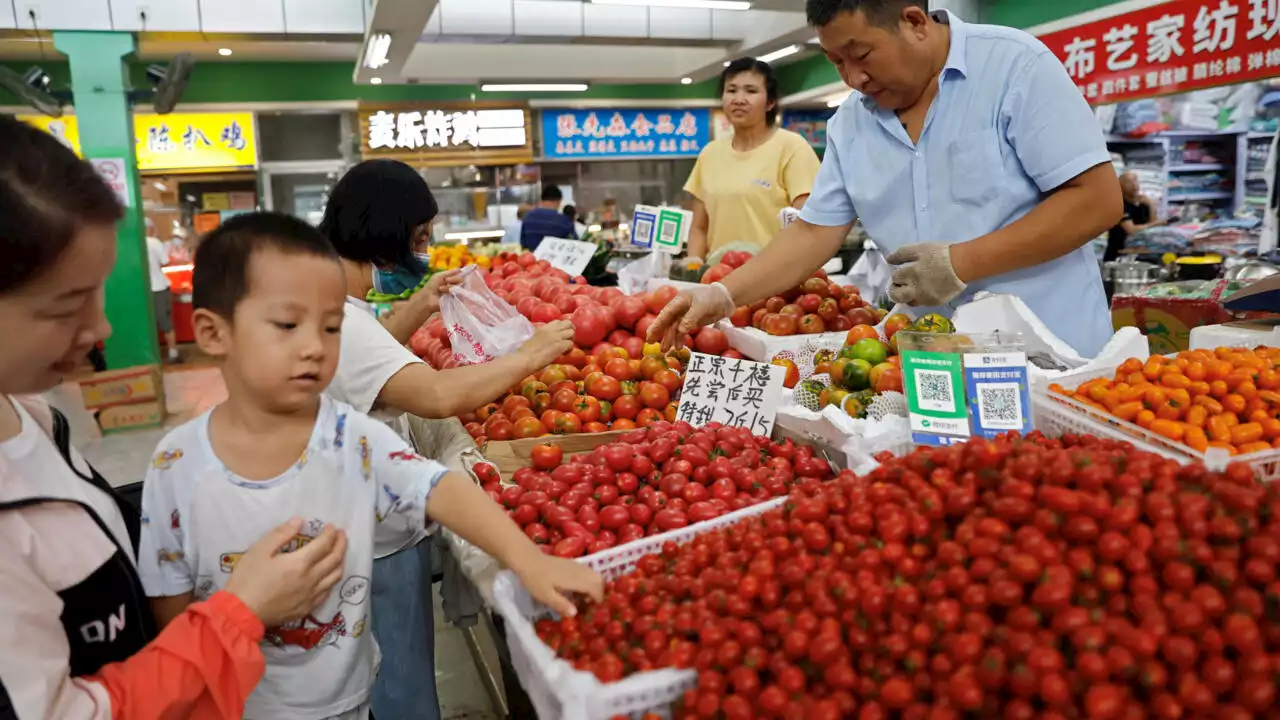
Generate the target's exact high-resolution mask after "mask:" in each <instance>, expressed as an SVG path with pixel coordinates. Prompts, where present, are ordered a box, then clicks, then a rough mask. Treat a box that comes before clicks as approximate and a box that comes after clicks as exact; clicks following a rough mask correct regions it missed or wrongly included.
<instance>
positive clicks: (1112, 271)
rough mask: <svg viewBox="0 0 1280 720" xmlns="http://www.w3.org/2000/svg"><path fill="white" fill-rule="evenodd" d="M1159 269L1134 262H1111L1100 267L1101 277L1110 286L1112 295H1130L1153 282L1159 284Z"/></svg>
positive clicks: (1157, 266)
mask: <svg viewBox="0 0 1280 720" xmlns="http://www.w3.org/2000/svg"><path fill="white" fill-rule="evenodd" d="M1160 275H1161V268H1160V266H1159V265H1153V264H1151V263H1147V262H1139V261H1136V260H1113V261H1112V262H1109V263H1105V264H1104V265H1103V266H1102V277H1103V279H1104V280H1105V281H1106V282H1107V283H1109V284H1110V286H1111V292H1112V294H1113V295H1130V294H1132V293H1135V292H1137V291H1139V290H1141V289H1142V288H1144V287H1146V286H1147V285H1150V284H1152V283H1154V282H1159V280H1160Z"/></svg>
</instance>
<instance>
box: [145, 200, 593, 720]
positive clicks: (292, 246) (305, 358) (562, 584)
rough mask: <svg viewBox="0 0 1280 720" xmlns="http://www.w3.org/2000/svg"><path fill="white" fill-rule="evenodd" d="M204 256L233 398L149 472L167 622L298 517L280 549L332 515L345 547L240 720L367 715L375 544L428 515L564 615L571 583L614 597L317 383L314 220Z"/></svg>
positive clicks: (323, 364) (207, 326) (330, 308)
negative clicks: (334, 576)
mask: <svg viewBox="0 0 1280 720" xmlns="http://www.w3.org/2000/svg"><path fill="white" fill-rule="evenodd" d="M195 265H196V270H195V278H194V285H195V288H194V298H193V301H194V305H195V307H196V312H195V316H194V324H195V333H196V340H197V342H198V343H199V345H200V348H201V349H202V350H204V351H205V352H206V353H209V354H210V355H212V356H215V357H219V358H221V359H222V374H223V377H224V378H225V379H226V384H227V391H228V398H227V401H226V402H225V403H223V404H221V405H219V406H217V407H215V408H214V409H213V410H211V411H210V412H208V413H205V414H204V415H203V416H201V417H199V418H196V419H195V420H192V421H191V422H188V423H187V424H185V425H183V426H181V427H179V428H177V429H175V430H174V431H173V432H171V433H169V434H168V436H166V437H165V439H164V440H163V441H161V443H160V446H159V448H158V449H157V451H156V454H155V456H154V458H153V460H152V463H151V467H150V469H149V471H148V473H147V479H146V485H145V488H144V490H143V522H144V524H145V526H144V532H143V539H142V547H141V550H140V551H139V559H138V566H139V567H138V570H139V572H140V574H141V575H142V580H143V585H144V587H145V589H146V592H147V595H149V596H150V597H151V598H152V605H153V608H154V609H155V612H156V616H157V619H158V621H159V623H160V624H161V625H163V624H164V623H166V622H168V621H169V620H170V619H171V618H172V617H174V615H176V614H177V613H179V612H181V610H182V609H183V608H184V607H186V605H187V604H189V603H191V602H193V601H196V600H203V599H204V598H206V597H208V596H209V595H210V594H212V593H213V592H215V591H217V590H218V589H219V588H221V587H222V586H223V585H224V584H225V583H226V580H227V577H228V574H229V572H230V571H231V568H232V567H234V566H235V563H236V561H237V560H238V559H239V557H240V554H241V553H242V552H243V551H244V550H246V549H247V548H248V547H249V546H250V545H252V544H253V541H254V540H256V539H257V538H259V537H261V536H262V535H263V534H264V533H265V532H267V531H269V530H271V529H272V528H274V527H275V526H277V525H279V524H280V523H281V522H283V521H286V520H288V519H289V518H290V517H294V516H300V517H302V518H303V519H304V521H305V522H304V524H303V529H302V532H301V533H299V535H298V536H297V537H296V538H294V540H293V541H292V542H291V543H289V544H286V545H285V546H284V547H283V548H282V552H288V551H290V550H292V549H296V548H297V547H301V546H302V545H305V544H306V543H307V542H309V541H310V540H311V539H312V538H314V537H315V536H316V535H318V534H319V533H320V531H321V530H322V529H323V528H324V527H325V526H327V525H334V526H336V527H338V528H339V529H341V530H344V531H345V532H346V534H347V538H348V542H349V546H348V551H347V561H346V566H345V568H344V569H343V570H342V573H343V577H342V579H341V582H339V583H338V584H337V585H335V586H334V590H333V592H332V593H331V594H330V595H329V596H328V597H326V598H324V599H323V600H322V601H321V602H320V604H319V605H318V606H317V607H316V608H315V610H314V611H313V612H312V613H311V615H310V616H308V617H307V618H305V619H304V620H303V621H301V622H299V623H293V624H291V625H289V626H287V627H278V628H269V629H268V630H267V634H266V639H265V642H264V643H263V652H264V654H265V655H266V660H267V668H266V674H265V675H264V677H263V679H262V682H261V683H260V684H259V685H258V687H257V689H256V690H255V691H254V692H253V694H252V695H251V696H250V697H249V700H248V704H247V706H246V708H245V717H247V718H249V719H250V720H277V719H279V718H289V719H294V718H296V719H299V720H310V719H319V718H344V719H345V718H353V719H359V718H365V717H367V716H368V697H369V689H370V687H371V685H372V683H373V679H374V676H375V674H376V672H377V666H378V648H377V643H376V642H375V641H374V639H373V634H372V633H371V632H370V627H369V619H368V618H369V613H368V609H369V590H368V589H369V576H370V573H371V571H372V568H373V557H374V553H375V548H376V549H377V550H378V551H387V552H389V551H392V550H395V549H396V548H399V547H401V546H402V545H403V544H404V543H406V542H408V541H409V540H410V538H412V537H413V535H414V534H415V533H416V532H417V531H418V530H421V529H422V528H423V527H424V525H425V524H426V523H427V521H428V520H427V516H428V515H430V517H431V518H433V519H434V520H438V521H439V522H441V523H442V524H444V525H445V526H446V527H449V528H451V529H453V530H454V531H455V532H457V533H458V534H459V535H460V536H462V537H464V538H466V539H468V540H470V541H471V542H473V543H475V544H476V545H477V546H479V547H480V548H482V549H484V550H485V551H487V552H489V553H490V554H492V555H494V556H495V557H496V558H498V560H499V561H501V562H502V563H503V564H504V565H506V566H507V567H509V568H511V569H512V570H514V571H515V572H516V573H517V574H519V576H520V578H521V580H522V582H524V584H525V586H526V587H527V588H528V589H529V591H530V592H531V593H532V595H533V596H534V597H536V598H538V599H539V600H541V601H542V602H544V603H547V604H548V605H550V606H551V607H553V608H556V609H557V610H558V611H560V612H562V613H565V612H567V613H572V604H571V603H570V602H569V601H568V599H566V598H565V597H564V596H563V595H561V592H562V591H566V592H579V593H585V594H587V595H590V596H592V597H595V598H596V599H597V600H598V599H599V598H600V597H601V595H602V592H603V588H602V581H601V579H600V577H599V576H598V575H597V574H596V573H594V572H593V571H591V570H590V569H588V568H586V567H585V566H583V565H580V564H578V563H574V562H571V561H567V560H561V559H557V558H551V557H548V556H545V555H543V554H542V553H541V552H540V551H539V550H538V548H537V547H536V546H534V545H533V544H532V543H531V542H530V541H529V540H528V538H526V537H525V536H524V534H523V533H522V532H521V531H520V529H519V528H518V527H516V525H515V524H513V523H512V522H511V521H510V520H509V519H508V518H507V517H506V515H505V513H504V512H503V511H502V510H501V509H500V508H499V507H498V506H497V505H496V504H494V503H493V501H492V500H490V499H489V497H488V496H487V495H485V494H484V493H483V492H482V491H481V490H480V489H479V488H478V487H476V486H475V485H474V484H473V483H471V482H470V481H469V480H468V479H467V478H465V477H464V476H462V475H458V474H455V473H449V472H447V471H446V470H445V468H444V467H443V466H441V465H439V464H438V463H435V462H433V461H430V460H426V459H423V458H421V457H419V456H418V455H417V454H415V453H414V451H413V450H412V449H411V448H410V447H409V446H408V445H407V444H405V442H404V440H402V439H401V438H400V437H399V436H398V435H396V434H395V432H394V431H392V430H391V429H390V428H389V427H387V426H386V425H384V424H382V423H380V422H377V421H375V420H372V419H370V418H369V417H367V416H365V415H361V414H360V413H357V412H356V411H354V410H353V409H352V408H351V407H350V406H348V405H345V404H342V403H339V402H336V401H334V400H331V399H329V398H328V397H326V396H324V395H323V394H322V392H323V390H324V389H325V387H326V386H327V385H328V384H329V381H330V380H331V379H332V378H333V374H334V369H335V367H336V366H337V363H338V345H339V342H338V339H339V333H340V332H341V329H342V317H343V304H344V302H345V297H346V292H345V289H344V283H343V274H342V267H341V266H340V265H339V263H338V259H337V256H336V255H335V253H334V251H333V248H332V247H331V246H330V245H329V243H328V241H327V240H326V239H325V238H324V237H323V236H322V235H320V234H319V233H318V232H317V231H316V230H314V229H313V228H312V227H311V226H309V225H307V224H305V223H303V222H302V221H300V220H296V219H294V218H291V217H288V216H284V215H277V214H270V213H256V214H251V215H244V216H241V217H238V218H235V219H232V220H230V221H228V222H227V223H226V224H224V225H223V226H222V227H221V228H219V229H218V230H216V231H214V232H213V233H211V234H210V235H209V237H207V238H206V239H205V240H204V242H203V243H202V244H201V245H200V248H199V250H198V251H197V253H196V260H195Z"/></svg>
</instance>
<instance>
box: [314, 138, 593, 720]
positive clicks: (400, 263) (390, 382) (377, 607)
mask: <svg viewBox="0 0 1280 720" xmlns="http://www.w3.org/2000/svg"><path fill="white" fill-rule="evenodd" d="M436 212H437V206H436V201H435V198H434V197H433V196H432V194H431V190H430V188H428V187H427V183H426V181H424V180H423V179H422V176H420V175H419V174H418V173H417V171H415V170H414V169H413V168H411V167H409V166H408V165H405V164H404V163H401V162H396V161H394V160H369V161H366V162H363V163H360V164H359V165H356V166H355V167H353V168H352V169H351V170H350V171H348V172H347V174H346V175H344V176H343V178H342V179H341V180H339V181H338V184H337V185H336V186H335V187H334V189H333V192H332V193H331V194H330V196H329V203H328V206H327V207H326V208H325V214H324V219H323V220H322V221H321V223H320V230H321V232H323V233H325V235H327V236H328V238H329V240H330V242H332V243H333V246H334V247H335V248H337V250H338V255H339V256H340V257H341V258H342V265H343V269H344V270H345V272H346V279H347V296H348V297H347V308H346V316H345V318H344V320H343V324H342V348H341V352H340V355H339V358H338V370H337V374H336V375H335V376H334V379H333V383H332V384H331V385H330V386H329V389H328V391H327V392H328V393H329V394H330V395H331V396H333V397H335V398H337V399H339V400H341V401H343V402H345V403H348V404H350V405H352V406H353V407H355V408H356V409H357V410H359V411H360V412H365V413H373V414H374V415H375V416H380V417H382V418H383V419H384V420H387V421H389V422H391V423H392V424H393V426H395V427H396V429H397V430H398V431H400V432H401V433H402V434H404V435H406V438H407V439H410V440H412V438H408V434H407V427H406V425H407V423H404V422H402V420H403V418H402V417H401V416H403V415H404V414H405V413H409V414H412V415H416V416H418V417H421V418H450V417H454V416H457V415H460V414H463V413H467V412H471V411H473V410H475V409H476V408H478V407H481V406H483V405H484V404H485V403H488V402H491V401H493V400H495V399H497V398H498V397H499V396H501V395H502V394H503V393H504V392H505V391H506V390H507V389H508V388H510V387H511V386H513V385H515V384H516V383H517V382H519V381H520V380H521V379H522V378H524V377H526V376H528V375H530V374H532V373H534V372H536V371H538V370H540V369H542V368H543V367H545V366H547V365H549V364H550V363H552V362H554V361H555V359H556V358H558V357H560V356H561V355H563V354H564V353H566V352H568V351H569V349H570V348H572V347H573V325H571V324H570V323H568V322H566V321H559V322H554V323H550V324H548V325H545V326H544V327H542V328H540V329H539V330H538V331H537V333H535V334H534V336H533V337H532V338H531V339H530V340H529V341H528V342H526V343H525V344H524V345H523V346H522V347H521V348H520V349H519V350H517V351H516V352H514V353H512V354H510V355H507V356H504V357H500V358H497V359H495V360H493V361H491V362H488V363H485V364H483V365H473V366H470V367H462V368H454V369H450V370H439V371H437V370H435V369H433V368H431V366H429V365H427V364H426V363H424V362H422V361H421V360H419V359H418V358H417V357H415V356H414V355H413V353H411V352H409V350H408V349H406V348H405V347H404V343H406V342H408V341H409V338H410V337H411V336H412V335H413V333H414V331H416V330H417V329H418V328H420V327H422V325H423V323H425V322H426V321H427V320H428V319H429V318H430V317H431V315H433V314H434V313H435V312H436V311H437V310H438V309H439V307H440V295H441V294H442V293H447V292H448V291H449V287H450V286H451V285H453V284H455V283H456V282H457V281H458V278H457V275H458V271H452V272H448V273H438V274H436V275H433V276H432V277H431V280H430V281H429V282H428V283H427V284H426V286H425V287H423V289H421V290H419V291H417V292H415V293H414V294H413V295H412V296H410V298H409V299H408V300H406V301H404V302H401V303H395V304H393V309H392V310H391V312H390V313H389V314H386V315H384V316H383V317H381V318H378V317H376V313H375V312H374V308H373V307H372V306H370V305H369V303H367V302H365V299H366V298H367V296H368V294H369V292H370V290H374V289H375V288H376V289H378V290H379V291H380V292H384V293H388V292H389V293H396V292H399V291H400V290H401V289H403V288H405V287H410V288H412V287H415V286H416V285H417V284H418V281H419V279H420V278H421V277H422V275H423V273H425V271H426V266H425V264H424V262H423V259H422V258H420V257H418V256H417V255H416V254H415V251H418V250H422V249H424V248H425V246H426V243H427V239H428V238H429V237H430V234H431V223H432V221H433V220H434V219H435V216H436ZM422 539H423V538H417V539H416V540H415V541H414V542H413V543H410V545H409V546H407V547H406V548H404V549H402V550H401V551H400V552H397V553H395V554H393V555H389V556H387V557H384V558H378V559H376V560H375V561H374V573H373V583H372V584H373V631H374V633H375V635H376V636H377V639H378V645H379V647H380V648H381V649H382V664H381V666H380V668H379V671H378V678H377V680H376V681H375V683H374V688H373V701H372V702H373V715H374V716H375V717H378V718H408V717H414V718H424V719H426V720H430V718H438V717H439V715H440V710H439V704H438V701H437V697H436V689H435V668H434V659H435V655H434V643H435V640H434V634H435V629H434V621H433V618H432V612H433V608H432V603H431V575H432V568H431V549H430V543H426V542H422Z"/></svg>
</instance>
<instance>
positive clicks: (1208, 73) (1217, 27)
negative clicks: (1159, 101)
mask: <svg viewBox="0 0 1280 720" xmlns="http://www.w3.org/2000/svg"><path fill="white" fill-rule="evenodd" d="M1040 40H1041V41H1042V42H1044V44H1045V45H1048V46H1049V49H1050V50H1052V51H1053V52H1054V54H1056V55H1057V56H1058V59H1059V60H1061V61H1062V64H1063V65H1064V66H1066V68H1067V74H1069V75H1070V76H1071V79H1072V80H1075V82H1076V84H1077V85H1079V86H1080V91H1081V92H1082V93H1084V95H1085V97H1086V98H1088V100H1089V103H1090V104H1093V105H1098V104H1104V103H1113V102H1121V101H1125V100H1137V99H1140V98H1147V97H1153V96H1156V95H1167V94H1169V93H1175V92H1186V91H1188V90H1199V89H1201V88H1209V87H1216V86H1218V85H1233V84H1235V83H1241V82H1248V81H1251V80H1261V79H1264V78H1269V77H1274V76H1276V75H1280V0H1170V1H1169V2H1166V3H1163V4H1160V5H1156V6H1154V7H1149V8H1146V9H1145V10H1136V11H1134V12H1130V13H1125V14H1123V15H1117V16H1115V17H1112V18H1108V19H1106V20H1100V21H1098V22H1092V23H1088V24H1085V25H1079V26H1077V27H1073V28H1069V29H1067V30H1060V31H1057V32H1052V33H1048V34H1045V35H1041V36H1040Z"/></svg>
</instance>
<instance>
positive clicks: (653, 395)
mask: <svg viewBox="0 0 1280 720" xmlns="http://www.w3.org/2000/svg"><path fill="white" fill-rule="evenodd" d="M640 402H641V403H643V404H644V406H645V407H647V408H653V409H655V410H664V409H666V407H667V403H669V402H671V393H670V392H669V391H668V390H667V389H666V388H665V387H663V386H662V385H659V384H658V383H656V382H645V383H641V384H640ZM490 434H492V433H490Z"/></svg>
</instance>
